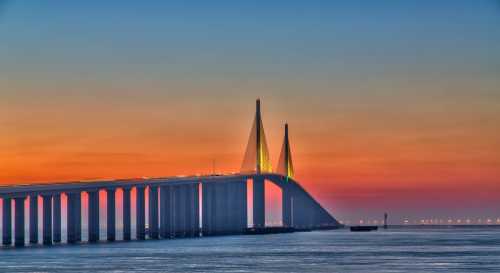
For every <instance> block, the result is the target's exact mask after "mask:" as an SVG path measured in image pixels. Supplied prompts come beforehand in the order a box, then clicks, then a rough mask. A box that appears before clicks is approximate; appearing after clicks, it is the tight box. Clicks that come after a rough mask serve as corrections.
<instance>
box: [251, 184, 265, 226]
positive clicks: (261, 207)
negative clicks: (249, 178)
mask: <svg viewBox="0 0 500 273" xmlns="http://www.w3.org/2000/svg"><path fill="white" fill-rule="evenodd" d="M265 204H266V202H265V187H264V177H262V176H260V175H256V176H254V178H253V226H254V227H257V228H262V227H264V226H265V221H266V207H265Z"/></svg>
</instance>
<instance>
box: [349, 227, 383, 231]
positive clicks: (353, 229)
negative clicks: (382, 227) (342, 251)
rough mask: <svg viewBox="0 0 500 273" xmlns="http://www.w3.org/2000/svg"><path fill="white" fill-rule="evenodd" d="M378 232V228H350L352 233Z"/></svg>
mask: <svg viewBox="0 0 500 273" xmlns="http://www.w3.org/2000/svg"><path fill="white" fill-rule="evenodd" d="M373 230H378V226H353V227H351V231H352V232H368V231H373Z"/></svg>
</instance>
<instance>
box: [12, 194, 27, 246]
mask: <svg viewBox="0 0 500 273" xmlns="http://www.w3.org/2000/svg"><path fill="white" fill-rule="evenodd" d="M24 199H26V197H24V196H23V197H16V198H14V204H15V222H14V228H15V234H14V238H15V239H14V245H15V246H24Z"/></svg>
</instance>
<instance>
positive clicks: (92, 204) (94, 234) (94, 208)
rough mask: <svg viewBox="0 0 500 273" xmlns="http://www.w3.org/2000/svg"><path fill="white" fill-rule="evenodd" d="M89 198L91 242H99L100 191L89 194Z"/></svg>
mask: <svg viewBox="0 0 500 273" xmlns="http://www.w3.org/2000/svg"><path fill="white" fill-rule="evenodd" d="M87 193H88V196H89V210H88V217H89V221H88V223H89V230H88V231H89V242H91V243H94V242H98V241H99V191H98V190H95V191H89V192H87Z"/></svg>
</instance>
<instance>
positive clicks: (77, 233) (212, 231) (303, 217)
mask: <svg viewBox="0 0 500 273" xmlns="http://www.w3.org/2000/svg"><path fill="white" fill-rule="evenodd" d="M269 158H270V157H269V151H268V148H267V143H266V138H265V133H264V126H263V123H262V118H261V113H260V100H257V103H256V113H255V119H254V124H253V126H252V130H251V131H250V138H249V141H248V145H247V149H246V152H245V156H244V159H243V165H242V168H241V173H239V174H232V175H209V176H189V177H167V178H149V179H123V180H106V181H92V182H84V181H83V182H82V181H75V182H64V183H46V184H30V185H12V186H0V198H1V199H2V200H3V202H2V203H3V206H2V207H3V208H2V244H3V245H7V246H9V245H12V242H13V240H12V231H13V228H12V226H13V225H12V218H14V245H16V246H24V245H25V244H26V241H29V243H30V244H38V243H39V234H38V232H39V231H38V230H39V226H38V222H39V221H38V217H39V213H38V205H39V204H38V198H39V197H41V198H42V200H43V201H42V212H43V213H42V216H41V217H42V221H41V222H42V237H41V238H42V243H43V244H45V245H51V244H53V243H59V242H61V241H62V236H61V231H62V221H61V214H62V203H61V195H62V194H64V195H65V196H66V198H67V203H66V208H67V209H66V213H67V224H66V232H67V236H66V237H67V242H68V243H78V242H81V241H82V200H81V197H82V192H86V193H87V195H88V241H89V242H97V241H99V240H100V234H99V233H100V232H99V230H100V223H99V221H100V220H99V215H100V205H99V191H101V190H104V191H106V194H107V198H106V200H107V201H106V211H107V217H106V230H107V232H106V235H107V236H106V239H107V240H108V241H114V240H116V238H117V237H116V230H117V221H116V190H117V189H121V190H122V191H123V197H122V202H123V204H122V207H123V219H122V221H123V222H122V223H121V224H122V227H123V228H122V231H121V232H122V234H121V235H122V237H123V240H131V239H132V227H131V225H132V213H131V211H132V209H131V208H132V198H131V190H132V189H135V210H136V213H135V217H136V219H135V222H136V226H135V238H136V239H138V240H144V239H146V238H151V239H159V238H176V237H198V236H211V235H223V234H240V233H244V232H245V231H246V230H247V228H248V221H247V219H248V211H247V207H248V200H247V182H248V180H252V182H253V183H252V185H253V186H252V193H253V194H252V204H253V205H252V210H253V211H252V218H253V228H256V229H262V228H265V183H264V182H265V181H270V182H272V183H274V184H275V185H277V186H278V187H279V188H280V189H281V193H282V225H283V227H290V228H296V229H323V228H337V227H340V226H341V225H340V224H339V223H338V222H337V220H335V218H334V217H333V216H331V215H330V214H329V213H328V212H327V211H326V210H325V209H324V208H323V207H322V206H321V205H320V204H319V203H318V202H317V201H316V200H314V198H313V197H312V196H311V195H310V194H309V193H308V192H307V191H306V190H305V189H304V188H303V187H302V186H301V185H300V184H299V183H297V182H296V181H295V180H294V179H293V178H292V177H293V176H294V170H293V164H292V154H291V149H290V142H289V139H288V125H287V124H285V138H284V141H283V146H282V150H281V155H280V159H279V162H278V170H277V171H278V172H279V174H278V173H273V171H272V166H271V163H270V160H269ZM200 191H201V192H200ZM146 192H147V193H148V195H147V196H148V197H149V198H148V199H147V200H148V202H149V205H148V206H147V207H146ZM200 197H201V200H200ZM27 198H29V209H28V210H29V212H28V216H29V217H28V224H29V236H28V237H29V238H25V229H26V226H25V207H24V204H25V200H26V199H27ZM12 203H14V210H13V208H12ZM146 208H148V209H147V210H146ZM13 211H14V217H12V212H13ZM146 213H148V216H149V217H148V220H149V221H148V223H147V226H148V228H147V229H146ZM200 216H201V217H200ZM200 221H201V223H200ZM26 239H29V240H26Z"/></svg>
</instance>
